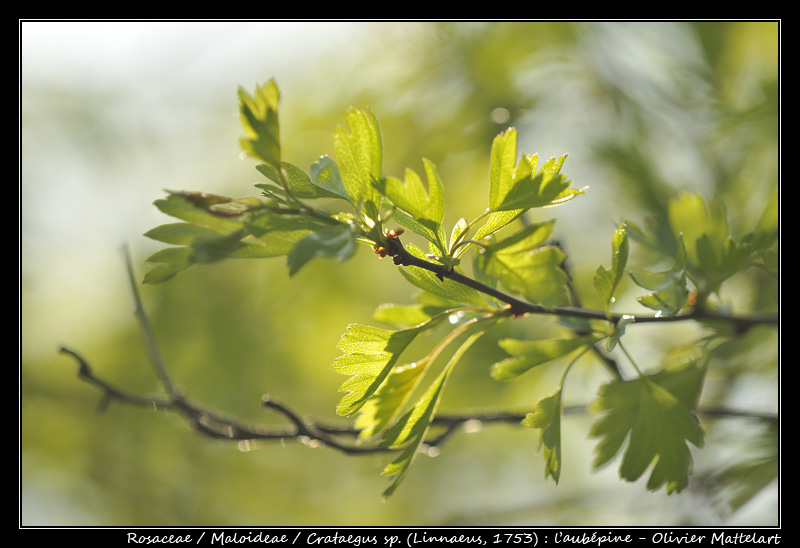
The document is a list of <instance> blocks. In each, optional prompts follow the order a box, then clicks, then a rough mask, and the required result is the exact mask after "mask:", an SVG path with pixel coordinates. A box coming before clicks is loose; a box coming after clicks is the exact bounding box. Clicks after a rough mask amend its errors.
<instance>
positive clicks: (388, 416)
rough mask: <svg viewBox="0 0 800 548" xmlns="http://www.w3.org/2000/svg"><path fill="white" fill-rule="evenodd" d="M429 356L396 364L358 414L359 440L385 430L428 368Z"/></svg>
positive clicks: (356, 423) (356, 425) (356, 424)
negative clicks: (407, 362) (412, 361)
mask: <svg viewBox="0 0 800 548" xmlns="http://www.w3.org/2000/svg"><path fill="white" fill-rule="evenodd" d="M429 361H430V357H426V359H424V360H421V361H418V362H414V363H409V364H405V365H400V366H395V367H394V368H393V369H392V371H391V372H390V373H389V375H388V376H387V377H386V380H384V381H383V383H382V384H381V385H380V387H378V389H377V390H376V391H375V393H374V394H373V395H372V397H371V398H370V399H368V400H367V401H366V403H364V405H363V407H361V409H360V410H359V412H358V416H357V417H356V422H355V427H356V428H357V429H358V430H359V434H358V437H359V438H360V439H362V440H363V439H370V438H372V437H374V436H376V435H377V434H379V433H380V432H382V431H383V430H384V429H385V428H386V427H387V426H389V424H391V422H392V421H393V420H394V419H395V418H396V417H397V415H398V413H399V412H400V410H401V409H402V408H403V407H404V406H405V405H406V403H407V402H408V400H409V398H410V396H411V394H412V393H413V391H414V390H415V389H416V387H417V385H418V384H419V381H420V380H421V379H422V377H423V375H424V374H425V372H426V371H427V369H428V367H427V366H428V362H429Z"/></svg>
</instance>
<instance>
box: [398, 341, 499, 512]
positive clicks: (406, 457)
mask: <svg viewBox="0 0 800 548" xmlns="http://www.w3.org/2000/svg"><path fill="white" fill-rule="evenodd" d="M483 333H484V331H483V330H482V331H478V332H476V333H473V334H472V335H470V337H469V338H468V339H467V340H466V341H464V343H462V345H461V346H460V347H459V348H458V350H456V352H455V353H454V354H453V356H452V357H451V358H450V361H449V362H448V363H447V365H446V366H445V368H444V369H443V370H442V372H441V373H440V374H439V376H438V377H437V378H436V380H435V381H433V383H431V385H430V386H429V387H428V389H427V390H426V391H425V393H424V394H423V395H422V397H420V399H419V400H418V401H417V402H416V403H415V404H414V407H413V408H412V409H411V410H409V411H408V412H407V413H406V414H405V415H403V417H402V418H401V419H400V420H398V421H397V422H396V423H395V424H394V425H393V426H392V427H391V428H390V429H389V430H388V431H387V432H386V437H385V440H384V443H385V445H386V446H388V447H392V448H403V447H404V449H403V451H402V453H401V454H400V456H398V457H397V459H395V460H394V461H393V462H392V463H391V464H389V465H388V466H386V468H384V470H383V475H385V476H394V480H393V481H392V483H391V485H389V487H387V488H386V490H385V491H384V492H383V496H384V498H388V497H390V496H391V495H392V494H393V493H394V491H395V490H396V489H397V487H398V486H399V485H400V483H401V482H402V481H403V479H405V477H406V475H407V474H408V470H409V468H410V467H411V463H412V462H413V461H414V457H415V456H416V454H417V452H418V451H419V447H420V445H421V444H422V442H423V441H424V440H425V436H426V434H427V432H428V429H429V427H430V424H431V420H432V419H433V417H434V415H435V414H436V409H437V407H438V406H439V401H440V399H441V395H442V392H443V391H444V386H445V384H446V382H447V379H448V378H449V376H450V373H451V372H452V371H453V367H454V366H455V364H456V363H458V361H459V360H460V359H461V357H462V356H463V355H464V353H465V352H466V351H467V349H468V348H469V347H470V346H472V344H473V343H474V342H475V341H476V340H478V338H480V336H481V335H483Z"/></svg>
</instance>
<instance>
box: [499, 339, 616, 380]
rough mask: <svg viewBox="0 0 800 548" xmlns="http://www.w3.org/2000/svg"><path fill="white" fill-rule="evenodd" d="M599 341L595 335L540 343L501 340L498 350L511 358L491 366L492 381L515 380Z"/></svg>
mask: <svg viewBox="0 0 800 548" xmlns="http://www.w3.org/2000/svg"><path fill="white" fill-rule="evenodd" d="M599 339H600V336H597V335H587V336H583V337H574V338H572V339H548V340H541V341H521V340H516V339H502V340H500V341H499V342H498V344H499V346H500V348H502V349H503V350H505V351H506V352H508V353H509V354H511V355H512V356H513V357H512V358H507V359H505V360H502V361H500V362H497V363H495V364H494V365H492V367H491V370H490V373H491V375H492V377H493V378H494V379H496V380H499V381H506V380H511V379H515V378H517V377H518V376H520V375H522V374H523V373H525V372H527V371H529V370H530V369H532V368H534V367H536V366H538V365H542V364H544V363H547V362H550V361H552V360H555V359H557V358H560V357H562V356H566V355H567V354H570V353H571V352H573V351H575V350H578V349H579V348H582V347H584V346H586V345H589V344H593V343H595V342H597V341H598V340H599Z"/></svg>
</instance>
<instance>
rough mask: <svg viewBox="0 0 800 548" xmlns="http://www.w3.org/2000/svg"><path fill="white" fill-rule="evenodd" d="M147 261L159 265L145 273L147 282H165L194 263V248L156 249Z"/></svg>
mask: <svg viewBox="0 0 800 548" xmlns="http://www.w3.org/2000/svg"><path fill="white" fill-rule="evenodd" d="M147 262H149V263H155V264H156V265H157V266H156V267H154V268H153V269H152V270H150V271H149V272H147V273H146V274H145V276H144V283H146V284H160V283H162V282H165V281H167V280H169V279H170V278H172V277H173V276H175V275H176V274H177V273H178V272H180V271H182V270H186V269H187V268H189V267H190V266H192V265H193V264H194V260H193V259H192V250H191V249H190V248H188V247H169V248H167V249H162V250H160V251H156V252H155V253H153V254H152V255H151V256H150V257H148V258H147Z"/></svg>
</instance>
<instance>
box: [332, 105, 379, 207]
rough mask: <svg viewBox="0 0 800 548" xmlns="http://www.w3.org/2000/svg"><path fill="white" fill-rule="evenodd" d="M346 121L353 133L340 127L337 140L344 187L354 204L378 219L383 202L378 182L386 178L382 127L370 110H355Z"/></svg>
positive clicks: (352, 110)
mask: <svg viewBox="0 0 800 548" xmlns="http://www.w3.org/2000/svg"><path fill="white" fill-rule="evenodd" d="M345 118H346V120H347V125H348V128H349V130H350V131H349V132H348V131H347V130H345V129H344V128H339V129H338V130H337V131H336V134H335V135H334V140H333V145H334V150H335V151H336V159H337V162H338V167H339V173H340V175H341V180H342V185H343V186H344V188H345V190H346V191H347V195H348V196H349V197H350V201H351V202H352V203H353V204H356V205H357V206H358V207H359V208H361V209H362V210H363V212H364V214H365V215H366V216H367V217H369V218H370V219H373V220H375V219H377V218H378V212H379V210H380V202H381V195H380V192H378V189H376V188H375V183H377V182H378V181H380V180H381V179H382V178H383V167H382V161H383V160H382V157H383V142H382V139H381V133H380V127H379V125H378V121H377V120H376V119H375V116H374V115H373V114H372V113H371V112H370V111H368V110H362V109H358V108H354V107H351V108H350V109H348V111H347V113H346V114H345Z"/></svg>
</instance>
